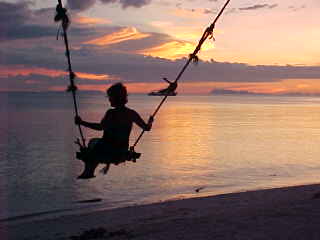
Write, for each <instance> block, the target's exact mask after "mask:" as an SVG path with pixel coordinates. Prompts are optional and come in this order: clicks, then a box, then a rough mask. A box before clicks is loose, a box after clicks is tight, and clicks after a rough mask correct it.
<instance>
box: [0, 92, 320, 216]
mask: <svg viewBox="0 0 320 240" xmlns="http://www.w3.org/2000/svg"><path fill="white" fill-rule="evenodd" d="M1 97H2V98H3V97H4V96H3V95H2V96H1ZM106 100H107V99H106V98H105V97H103V96H102V95H82V96H81V97H80V106H81V108H80V109H81V115H82V116H83V118H84V119H86V120H90V121H99V120H100V119H101V118H102V116H103V115H104V111H105V109H106V108H107V107H108V104H107V102H106ZM129 101H130V104H129V107H132V108H134V109H136V110H137V111H138V112H140V113H141V115H142V116H143V117H144V119H147V118H148V116H149V114H151V113H152V112H153V110H154V109H155V107H156V106H157V104H158V103H159V101H160V98H158V97H148V96H142V95H141V96H139V95H137V96H130V99H129ZM319 103H320V101H319V99H318V98H304V97H296V98H293V97H261V96H260V97H259V96H240V97H239V96H177V97H174V98H169V101H168V102H167V103H166V104H165V105H164V107H163V108H162V109H161V110H160V112H159V114H158V115H157V116H156V120H155V123H154V128H153V130H152V132H150V133H146V134H145V136H144V137H143V138H142V140H141V142H140V143H139V145H138V146H137V149H136V150H137V151H140V152H142V153H143V155H142V157H141V159H139V160H138V162H137V163H135V164H134V163H127V164H124V165H121V166H118V167H114V166H112V167H111V169H110V173H109V174H108V175H107V176H103V175H100V174H99V173H97V177H96V178H95V179H93V180H90V181H78V180H76V176H77V175H78V174H79V172H80V171H81V168H82V163H81V162H80V161H76V160H74V154H75V151H76V150H77V148H76V146H75V145H74V144H73V141H74V140H75V136H78V133H77V129H76V128H75V127H74V125H73V110H72V102H71V99H70V96H68V95H64V94H58V96H57V95H56V94H53V93H51V94H49V95H44V94H20V95H19V94H12V95H10V97H9V101H8V103H7V106H8V107H7V108H1V109H0V110H1V115H3V114H4V115H6V116H8V118H5V120H3V119H2V120H1V121H2V122H1V128H0V130H1V136H5V137H4V138H1V140H0V149H1V157H3V156H4V161H1V162H0V166H1V170H0V180H1V185H0V190H1V192H4V194H3V195H1V196H0V203H2V204H4V205H7V207H6V208H4V209H5V210H2V212H0V218H4V217H7V216H16V215H21V214H27V213H34V212H43V211H50V210H57V209H69V208H72V209H76V208H82V206H79V205H76V204H75V202H76V201H78V200H85V199H91V198H101V199H103V201H102V203H99V204H95V205H94V206H96V207H107V208H108V207H118V206H125V205H130V204H136V203H144V202H152V201H159V200H165V199H171V198H179V197H194V196H200V195H208V194H218V193H226V192H233V191H240V190H250V189H258V188H271V187H279V186H285V185H296V184H305V183H314V182H317V181H318V174H319V171H320V163H319V161H318V157H319V156H320V148H319V147H318V146H317V145H318V142H319V140H320V128H319V122H320V115H319V114H318V108H319ZM6 119H7V120H6ZM3 121H4V122H3ZM84 132H85V133H86V135H87V136H88V138H89V137H97V136H101V133H100V132H95V131H91V130H86V129H85V130H84ZM139 133H140V130H139V129H137V128H134V131H133V133H132V139H131V140H132V141H134V140H135V138H136V137H137V135H138V134H139ZM199 187H202V188H203V189H202V190H201V192H200V193H196V192H195V189H197V188H199ZM90 206H91V205H90ZM86 207H88V206H86Z"/></svg>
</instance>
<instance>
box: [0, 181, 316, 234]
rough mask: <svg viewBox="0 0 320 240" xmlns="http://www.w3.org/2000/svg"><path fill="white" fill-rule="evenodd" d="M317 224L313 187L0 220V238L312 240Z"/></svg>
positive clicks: (305, 186)
mask: <svg viewBox="0 0 320 240" xmlns="http://www.w3.org/2000/svg"><path fill="white" fill-rule="evenodd" d="M319 225H320V184H313V185H303V186H294V187H282V188H274V189H267V190H257V191H247V192H239V193H228V194H220V195H215V196H208V197H196V198H190V199H182V200H170V201H165V202H159V203H153V204H148V205H136V206H129V207H124V208H115V209H108V210H102V211H93V212H90V213H82V214H72V215H71V214H70V215H68V214H67V215H65V216H59V217H54V218H47V219H42V220H34V221H26V222H23V221H8V222H0V226H1V227H0V236H4V240H20V239H24V240H28V239H30V240H31V239H44V240H51V239H59V240H60V239H61V240H62V239H75V240H77V239H80V240H86V239H250V240H251V239H279V240H280V239H306V240H312V239H320V227H319ZM99 234H100V235H99ZM72 237H73V238H72ZM94 237H96V238H94Z"/></svg>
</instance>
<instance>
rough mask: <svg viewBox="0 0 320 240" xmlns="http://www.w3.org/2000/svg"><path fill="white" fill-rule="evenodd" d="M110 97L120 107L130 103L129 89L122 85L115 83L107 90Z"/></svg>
mask: <svg viewBox="0 0 320 240" xmlns="http://www.w3.org/2000/svg"><path fill="white" fill-rule="evenodd" d="M107 95H108V97H111V98H112V100H113V101H114V103H115V104H116V105H118V106H121V105H125V104H126V103H127V102H128V93H127V88H126V87H125V86H124V85H123V84H122V83H115V84H113V85H112V86H111V87H110V88H109V89H108V90H107Z"/></svg>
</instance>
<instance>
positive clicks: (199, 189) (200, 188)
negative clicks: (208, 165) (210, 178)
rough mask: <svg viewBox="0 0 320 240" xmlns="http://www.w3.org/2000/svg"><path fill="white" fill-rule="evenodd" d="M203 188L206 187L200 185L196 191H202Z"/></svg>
mask: <svg viewBox="0 0 320 240" xmlns="http://www.w3.org/2000/svg"><path fill="white" fill-rule="evenodd" d="M202 189H204V187H199V188H197V189H196V190H195V191H196V192H197V193H198V192H200V191H201V190H202Z"/></svg>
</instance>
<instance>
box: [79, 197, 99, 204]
mask: <svg viewBox="0 0 320 240" xmlns="http://www.w3.org/2000/svg"><path fill="white" fill-rule="evenodd" d="M101 201H102V199H101V198H93V199H89V200H81V201H77V203H95V202H101Z"/></svg>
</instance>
